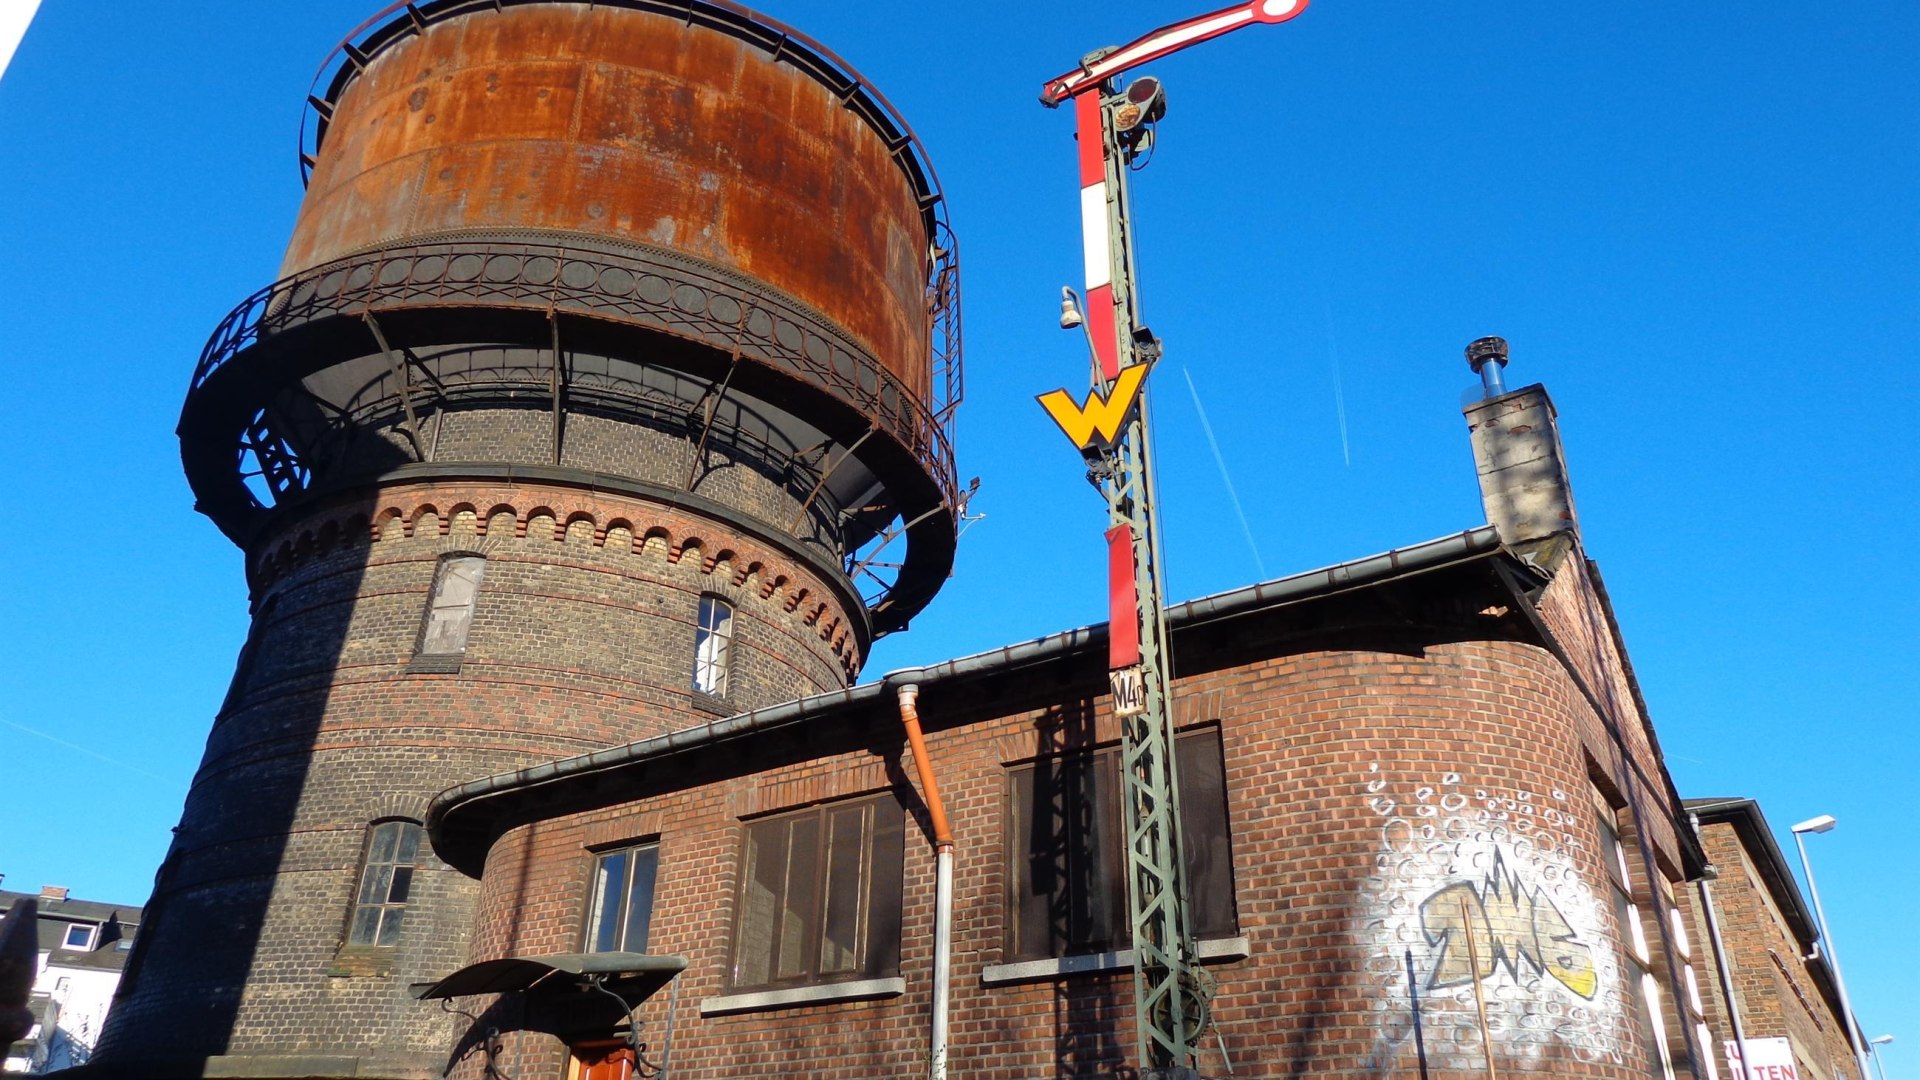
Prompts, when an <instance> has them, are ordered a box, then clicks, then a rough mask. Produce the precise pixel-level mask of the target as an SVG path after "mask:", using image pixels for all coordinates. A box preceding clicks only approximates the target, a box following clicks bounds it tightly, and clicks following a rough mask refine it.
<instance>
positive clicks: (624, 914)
mask: <svg viewBox="0 0 1920 1080" xmlns="http://www.w3.org/2000/svg"><path fill="white" fill-rule="evenodd" d="M659 870H660V846H659V845H658V844H643V845H641V846H639V847H630V848H622V849H620V850H619V851H605V852H601V854H600V857H599V859H598V861H597V862H596V863H595V864H594V870H593V910H592V911H591V912H589V913H588V914H587V940H586V949H587V951H588V952H636V953H639V952H646V951H647V929H648V927H649V926H650V925H651V924H652V922H653V882H654V878H655V876H656V875H657V874H658V872H659Z"/></svg>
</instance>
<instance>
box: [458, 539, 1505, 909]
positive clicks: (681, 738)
mask: <svg viewBox="0 0 1920 1080" xmlns="http://www.w3.org/2000/svg"><path fill="white" fill-rule="evenodd" d="M1503 550H1504V549H1503V548H1502V546H1501V544H1500V537H1499V534H1498V532H1497V531H1496V530H1495V529H1494V528H1493V527H1492V526H1482V527H1480V528H1477V529H1469V530H1467V531H1466V532H1461V533H1454V534H1452V535H1450V536H1443V537H1440V538H1439V539H1436V540H1429V541H1426V542H1425V543H1420V544H1413V545H1411V546H1408V547H1404V548H1396V549H1394V550H1392V551H1387V552H1383V553H1381V554H1379V555H1371V556H1368V557H1367V558H1364V559H1356V560H1354V561H1352V562H1345V563H1339V564H1336V565H1334V566H1328V567H1324V568H1322V569H1319V570H1310V571H1307V572H1305V573H1301V574H1295V575H1292V576H1290V577H1284V578H1280V579H1277V580H1274V581H1268V582H1262V583H1261V584H1258V585H1250V586H1247V587H1246V588H1242V589H1235V590H1232V591H1230V592H1224V593H1217V594H1215V595H1213V596H1207V597H1202V598H1200V599H1198V600H1190V601H1187V602H1186V603H1182V604H1175V605H1173V606H1172V607H1170V608H1168V609H1167V623H1168V625H1169V626H1170V627H1171V628H1172V629H1174V630H1189V629H1197V628H1199V627H1202V626H1206V625H1210V624H1213V623H1217V622H1221V621H1224V620H1229V619H1234V618H1238V617H1241V616H1245V615H1250V614H1255V613H1258V612H1263V611H1269V610H1272V609H1275V608H1278V607H1282V606H1285V605H1288V604H1292V603H1297V602H1300V601H1304V600H1310V599H1320V598H1324V597H1328V596H1334V595H1338V594H1340V593H1344V592H1349V591H1352V590H1355V589H1359V588H1364V587H1366V586H1370V585H1375V584H1379V583H1381V582H1383V581H1389V580H1393V579H1396V578H1403V577H1408V576H1411V575H1414V574H1419V573H1425V572H1428V571H1433V570H1438V569H1442V568H1445V567H1448V566H1452V565H1454V564H1457V563H1463V562H1470V561H1472V560H1475V559H1480V558H1485V557H1486V556H1489V555H1492V554H1495V553H1497V552H1500V551H1503ZM1106 633H1107V631H1106V624H1105V623H1096V624H1094V625H1091V626H1082V627H1079V628H1077V629H1073V630H1066V631H1062V632H1061V633H1057V634H1052V635H1049V636H1047V637H1043V638H1036V639H1034V640H1032V641H1025V642H1021V643H1019V644H1017V645H1007V646H1002V647H1001V648H998V649H992V650H989V651H987V652H981V653H975V654H973V655H971V656H963V657H959V658H957V659H954V660H948V661H945V662H942V663H938V664H930V665H927V666H925V667H914V668H903V669H900V670H897V671H890V672H888V673H887V674H886V675H885V676H883V677H882V678H881V679H880V681H878V682H871V683H865V684H862V685H860V686H854V687H850V688H848V689H846V690H835V691H830V692H828V693H824V694H814V695H812V696H809V697H803V698H799V699H797V700H794V701H789V702H785V703H783V704H780V705H773V706H769V707H767V708H764V709H755V710H753V711H751V712H745V713H740V714H738V715H735V716H730V717H726V718H725V719H719V720H714V721H711V722H709V723H706V724H702V725H699V726H697V727H690V728H684V729H682V730H679V731H673V732H669V733H667V734H665V735H656V736H654V737H652V738H649V739H642V740H640V741H638V742H632V743H627V744H625V745H622V746H613V747H608V748H607V749H604V750H597V751H595V752H593V753H591V754H582V755H579V756H577V757H569V758H561V759H559V760H557V761H546V762H542V763H540V764H538V765H533V766H529V767H527V768H524V769H519V770H516V771H514V772H510V773H500V774H498V775H494V776H488V777H483V778H481V779H478V780H473V781H470V782H468V783H465V784H461V785H460V786H458V787H454V788H449V789H448V790H446V791H443V792H441V793H440V794H439V795H437V796H435V797H434V800H433V803H432V805H430V806H429V807H428V809H427V814H426V827H427V832H428V835H429V837H430V838H431V840H432V843H433V847H434V851H435V852H436V853H437V854H439V856H440V857H441V858H442V859H444V860H446V862H447V863H448V864H449V865H451V866H453V867H454V868H455V869H457V870H459V871H460V872H462V873H464V874H467V875H468V876H470V877H476V878H477V877H479V876H480V871H481V869H482V867H483V866H484V865H485V862H486V852H487V848H489V847H490V846H491V845H492V842H493V841H494V840H495V839H497V838H498V837H499V835H500V834H501V833H502V832H504V831H505V829H506V828H510V827H511V824H508V825H504V826H502V825H500V824H499V823H500V822H501V821H503V820H504V821H509V822H511V823H512V824H519V823H520V821H521V819H520V818H518V817H516V816H515V815H514V814H513V813H512V812H511V811H510V810H509V809H508V805H509V804H510V803H511V802H513V801H516V799H523V798H526V797H527V796H529V795H532V794H534V793H536V792H540V791H542V790H545V789H552V788H555V787H558V786H561V785H571V784H577V783H582V782H585V781H587V779H588V778H592V777H601V776H604V775H606V774H608V773H611V772H614V771H616V770H620V769H626V768H632V767H634V766H638V765H643V764H647V763H652V762H657V761H661V760H665V759H668V758H671V757H674V756H677V755H680V754H685V753H692V752H695V751H705V750H710V749H712V748H714V747H718V746H721V745H724V744H727V743H730V742H734V741H736V740H739V739H743V738H747V737H749V736H757V735H764V734H767V733H769V732H774V731H781V730H785V729H789V728H794V727H798V726H801V725H805V724H807V723H810V722H812V721H816V720H820V719H824V718H826V717H829V716H839V715H844V714H846V713H848V712H850V711H853V710H856V709H862V708H881V707H885V706H887V705H891V704H892V702H893V700H894V698H895V696H896V694H897V693H898V690H899V688H900V687H902V686H906V685H909V684H918V685H919V686H920V687H922V688H923V689H924V688H925V687H929V686H939V685H943V684H947V683H953V682H963V681H968V680H972V679H978V678H981V677H986V676H1004V675H1008V674H1012V673H1014V672H1018V671H1022V670H1025V669H1028V668H1032V667H1037V666H1041V665H1044V664H1049V663H1053V662H1057V661H1061V660H1066V659H1070V658H1073V657H1076V656H1078V655H1080V654H1082V653H1086V652H1089V651H1091V650H1092V649H1093V648H1094V647H1095V646H1096V645H1098V644H1100V643H1102V642H1104V641H1105V639H1106ZM889 711H891V710H889ZM496 807H497V808H499V812H498V813H488V811H489V810H492V809H494V808H496ZM476 840H477V841H478V843H475V842H474V841H476Z"/></svg>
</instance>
